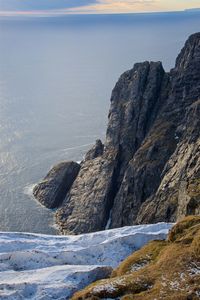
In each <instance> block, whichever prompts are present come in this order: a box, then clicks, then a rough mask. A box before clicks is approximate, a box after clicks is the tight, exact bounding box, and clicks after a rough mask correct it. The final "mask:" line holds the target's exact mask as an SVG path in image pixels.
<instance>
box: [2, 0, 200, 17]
mask: <svg viewBox="0 0 200 300" xmlns="http://www.w3.org/2000/svg"><path fill="white" fill-rule="evenodd" d="M193 7H200V0H190V1H187V0H182V1H180V0H0V16H2V15H3V16H5V15H6V16H15V15H27V16H29V15H30V16H31V15H38V16H46V15H47V16H49V15H62V14H100V13H134V12H156V11H172V10H184V9H186V8H193Z"/></svg>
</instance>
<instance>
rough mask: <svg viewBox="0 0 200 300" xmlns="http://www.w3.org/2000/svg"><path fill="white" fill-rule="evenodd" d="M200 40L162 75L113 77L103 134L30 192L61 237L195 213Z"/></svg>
mask: <svg viewBox="0 0 200 300" xmlns="http://www.w3.org/2000/svg"><path fill="white" fill-rule="evenodd" d="M199 129H200V33H196V34H193V35H192V36H190V37H189V39H188V40H187V41H186V43H185V46H184V47H183V49H182V50H181V52H180V54H179V55H178V57H177V60H176V64H175V67H174V69H172V70H171V71H170V72H169V73H167V72H165V70H164V69H163V66H162V63H161V62H147V61H146V62H143V63H137V64H135V65H134V67H133V68H132V69H131V70H129V71H127V72H125V73H124V74H122V75H121V77H120V78H119V80H118V82H117V84H116V86H115V87H114V89H113V92H112V96H111V107H110V111H109V115H108V127H107V133H106V138H105V143H104V144H103V143H102V142H101V141H100V140H98V141H97V142H96V144H95V145H94V146H93V147H92V149H91V150H89V152H88V153H87V154H86V156H85V159H84V160H83V161H82V162H81V164H80V165H78V164H76V163H74V162H64V163H62V164H59V165H58V166H56V167H54V168H53V169H52V170H51V171H50V172H49V174H48V175H47V177H46V178H45V179H44V181H43V182H41V183H39V184H38V185H37V186H36V187H35V189H34V195H35V197H36V198H37V199H38V200H39V201H40V202H41V203H42V204H43V205H45V206H46V207H48V208H55V207H56V208H58V209H57V212H56V222H57V224H58V225H59V228H60V232H61V233H63V234H80V233H87V232H94V231H98V230H103V229H105V228H106V227H107V228H115V227H122V226H125V225H133V224H142V223H155V222H159V221H165V222H174V221H177V220H179V219H181V218H182V217H184V216H187V215H195V214H196V215H197V214H199V213H200V130H199Z"/></svg>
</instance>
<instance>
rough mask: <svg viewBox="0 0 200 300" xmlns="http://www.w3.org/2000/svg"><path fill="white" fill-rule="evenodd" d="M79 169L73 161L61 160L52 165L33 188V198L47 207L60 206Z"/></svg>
mask: <svg viewBox="0 0 200 300" xmlns="http://www.w3.org/2000/svg"><path fill="white" fill-rule="evenodd" d="M79 170H80V165H79V164H78V163H76V162H73V161H66V162H61V163H59V164H57V165H56V166H54V167H53V168H52V169H51V170H50V171H49V173H48V174H47V176H46V177H45V178H44V179H43V180H42V181H41V182H39V183H38V184H37V185H36V186H35V187H34V189H33V195H34V196H35V198H36V199H37V200H38V201H39V202H40V203H41V204H42V205H44V206H46V207H47V208H56V207H58V206H60V205H61V204H62V202H63V199H64V198H65V196H66V194H67V192H68V191H69V190H70V188H71V186H72V184H73V182H74V180H75V178H76V177H77V175H78V172H79Z"/></svg>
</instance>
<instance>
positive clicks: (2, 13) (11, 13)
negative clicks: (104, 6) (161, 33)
mask: <svg viewBox="0 0 200 300" xmlns="http://www.w3.org/2000/svg"><path fill="white" fill-rule="evenodd" d="M181 12H182V13H183V12H200V7H195V8H186V9H182V10H166V11H141V12H105V13H99V12H96V13H95V12H87V13H85V12H84V13H78V12H66V11H65V12H63V11H61V10H60V11H58V10H54V11H45V10H34V11H18V12H16V11H0V17H27V18H29V17H61V16H62V17H63V16H73V15H77V16H83V15H86V16H87V15H133V14H137V15H139V14H148V15H149V14H163V13H181Z"/></svg>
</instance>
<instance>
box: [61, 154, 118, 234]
mask: <svg viewBox="0 0 200 300" xmlns="http://www.w3.org/2000/svg"><path fill="white" fill-rule="evenodd" d="M116 164H117V156H116V153H115V151H114V150H113V151H110V153H108V152H106V154H105V155H103V156H100V157H97V158H96V159H93V160H86V161H84V162H82V165H81V170H80V172H79V174H78V176H77V179H76V180H75V182H74V184H73V186H72V188H71V190H70V192H69V194H68V195H67V197H66V199H65V201H64V202H63V205H62V207H61V208H60V209H59V210H58V211H57V213H56V219H57V223H58V224H59V226H60V231H61V232H62V233H65V234H74V233H75V234H79V233H85V232H94V231H98V230H103V229H104V228H105V226H106V223H107V220H108V217H109V211H110V209H111V207H112V197H113V195H112V193H114V191H113V186H114V182H115V169H116Z"/></svg>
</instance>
